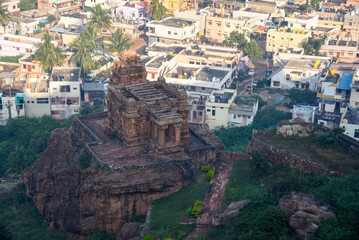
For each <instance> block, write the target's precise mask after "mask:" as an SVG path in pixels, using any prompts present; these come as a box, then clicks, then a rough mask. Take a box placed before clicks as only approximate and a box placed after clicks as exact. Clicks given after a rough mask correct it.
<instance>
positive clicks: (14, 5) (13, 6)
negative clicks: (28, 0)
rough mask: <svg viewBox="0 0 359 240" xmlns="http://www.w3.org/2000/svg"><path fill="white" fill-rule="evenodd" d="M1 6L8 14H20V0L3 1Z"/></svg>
mask: <svg viewBox="0 0 359 240" xmlns="http://www.w3.org/2000/svg"><path fill="white" fill-rule="evenodd" d="M1 5H2V6H4V7H6V9H7V10H8V12H9V13H12V14H14V13H19V12H20V6H19V5H20V0H5V1H2V4H1Z"/></svg>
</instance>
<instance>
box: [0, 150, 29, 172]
mask: <svg viewBox="0 0 359 240" xmlns="http://www.w3.org/2000/svg"><path fill="white" fill-rule="evenodd" d="M29 165H30V159H29V158H28V156H27V152H26V149H25V148H24V147H18V146H16V147H15V151H14V152H12V153H11V154H10V155H9V158H8V163H7V169H8V170H7V172H6V173H7V174H9V173H22V171H23V170H24V168H25V167H27V166H29Z"/></svg>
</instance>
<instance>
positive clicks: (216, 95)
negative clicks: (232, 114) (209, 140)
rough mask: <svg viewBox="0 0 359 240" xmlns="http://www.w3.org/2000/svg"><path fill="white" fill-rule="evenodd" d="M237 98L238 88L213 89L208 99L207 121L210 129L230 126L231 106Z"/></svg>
mask: <svg viewBox="0 0 359 240" xmlns="http://www.w3.org/2000/svg"><path fill="white" fill-rule="evenodd" d="M235 98H236V90H232V89H223V90H217V91H213V92H212V93H211V95H210V96H209V98H208V99H207V101H206V110H205V113H206V119H205V123H206V124H207V125H208V127H209V129H210V130H212V129H215V128H216V127H221V126H223V127H228V122H229V108H230V106H231V104H232V103H233V101H234V99H235Z"/></svg>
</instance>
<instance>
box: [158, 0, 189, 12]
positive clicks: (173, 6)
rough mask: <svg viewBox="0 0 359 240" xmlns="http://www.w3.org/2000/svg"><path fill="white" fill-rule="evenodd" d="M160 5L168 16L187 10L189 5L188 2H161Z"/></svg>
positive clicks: (171, 0) (164, 0) (175, 0)
mask: <svg viewBox="0 0 359 240" xmlns="http://www.w3.org/2000/svg"><path fill="white" fill-rule="evenodd" d="M161 3H162V4H163V6H165V7H166V8H167V14H170V15H174V13H175V11H184V10H187V9H188V8H189V6H190V4H191V3H190V1H189V0H162V1H161Z"/></svg>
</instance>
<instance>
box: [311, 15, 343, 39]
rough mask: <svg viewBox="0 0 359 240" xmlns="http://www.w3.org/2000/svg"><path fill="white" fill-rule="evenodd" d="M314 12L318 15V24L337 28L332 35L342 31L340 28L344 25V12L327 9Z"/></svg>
mask: <svg viewBox="0 0 359 240" xmlns="http://www.w3.org/2000/svg"><path fill="white" fill-rule="evenodd" d="M315 14H317V15H318V16H319V17H318V25H321V26H335V27H337V30H336V31H335V32H334V35H339V34H340V33H341V32H342V28H343V25H344V14H341V13H339V14H338V12H327V11H320V12H315Z"/></svg>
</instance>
